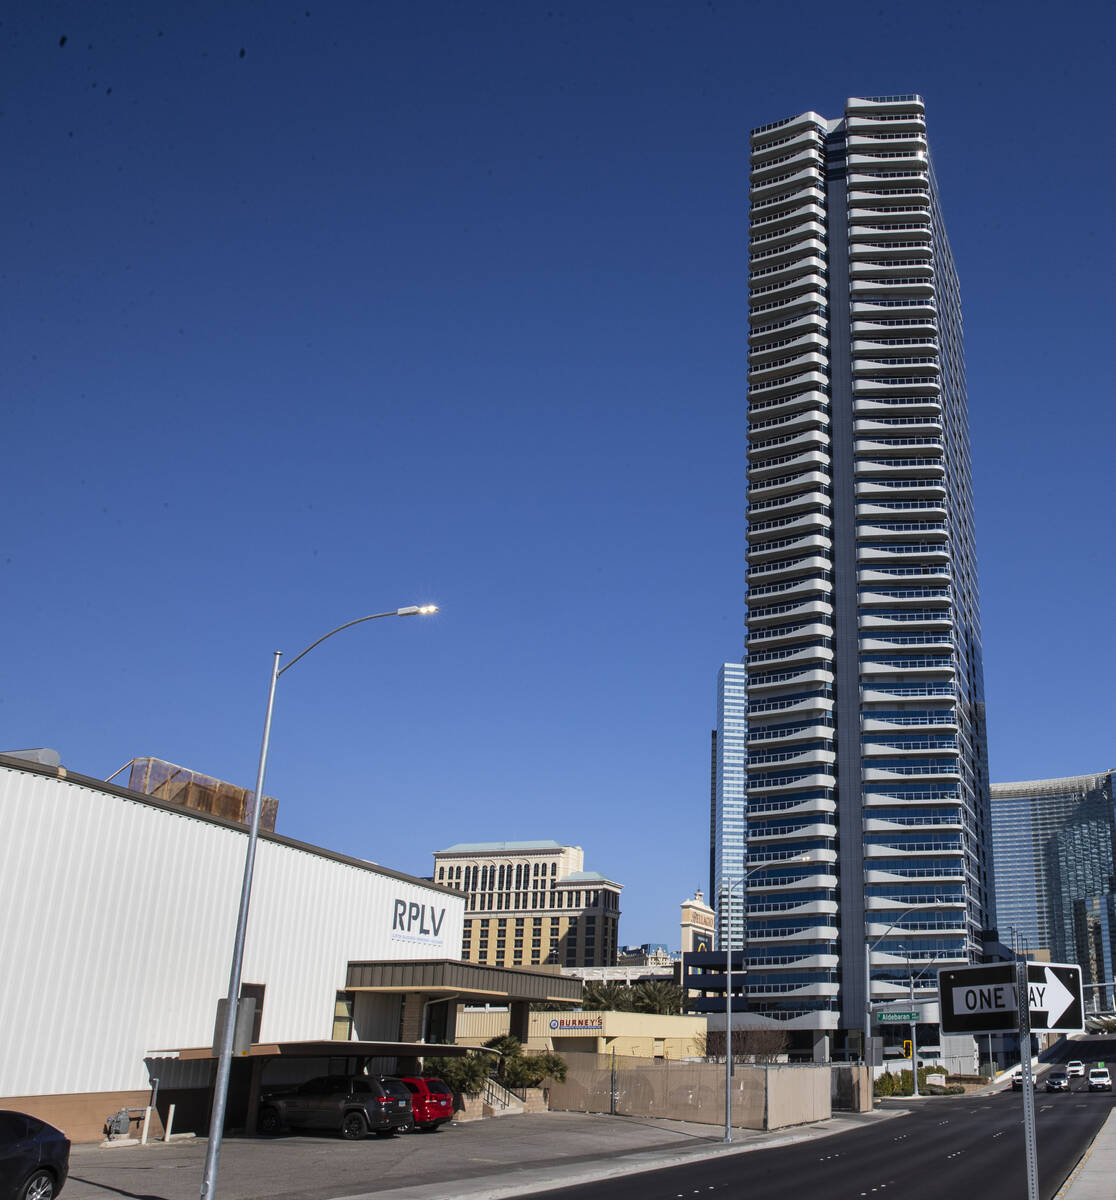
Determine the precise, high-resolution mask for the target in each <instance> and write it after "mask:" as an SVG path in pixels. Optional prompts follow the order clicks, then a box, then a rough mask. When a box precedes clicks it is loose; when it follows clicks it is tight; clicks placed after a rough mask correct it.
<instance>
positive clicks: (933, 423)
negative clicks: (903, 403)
mask: <svg viewBox="0 0 1116 1200" xmlns="http://www.w3.org/2000/svg"><path fill="white" fill-rule="evenodd" d="M889 421H890V422H902V424H891V423H889ZM944 433H945V430H944V429H943V427H942V422H941V420H940V419H939V418H938V417H937V416H936V415H931V414H926V415H924V416H919V415H916V414H911V415H907V414H904V415H903V416H902V417H891V415H890V414H888V416H886V417H885V416H884V415H883V414H882V413H881V414H878V415H877V416H876V418H875V419H872V418H865V417H858V418H857V419H856V421H855V423H854V436H855V437H856V438H857V439H867V438H871V435H876V437H877V438H878V437H881V436H882V437H899V436H904V437H936V438H937V439H938V440H939V441H941V439H942V437H943V436H944Z"/></svg>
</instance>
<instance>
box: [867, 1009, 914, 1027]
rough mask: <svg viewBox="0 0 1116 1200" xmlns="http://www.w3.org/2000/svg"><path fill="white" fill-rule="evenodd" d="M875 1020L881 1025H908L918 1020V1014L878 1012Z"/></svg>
mask: <svg viewBox="0 0 1116 1200" xmlns="http://www.w3.org/2000/svg"><path fill="white" fill-rule="evenodd" d="M876 1020H877V1021H879V1023H880V1024H881V1025H893V1024H894V1025H899V1024H903V1025H909V1024H910V1023H911V1022H912V1021H917V1020H918V1013H915V1012H878V1013H876Z"/></svg>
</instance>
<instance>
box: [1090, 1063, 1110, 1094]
mask: <svg viewBox="0 0 1116 1200" xmlns="http://www.w3.org/2000/svg"><path fill="white" fill-rule="evenodd" d="M1089 1091H1091V1092H1110V1091H1112V1076H1111V1075H1109V1073H1108V1068H1107V1067H1094V1068H1093V1069H1092V1070H1091V1071H1090V1072H1089Z"/></svg>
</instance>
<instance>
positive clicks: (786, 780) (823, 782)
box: [747, 764, 837, 796]
mask: <svg viewBox="0 0 1116 1200" xmlns="http://www.w3.org/2000/svg"><path fill="white" fill-rule="evenodd" d="M782 765H783V766H785V765H786V764H782ZM836 786H837V779H836V777H835V776H833V775H830V774H825V773H823V772H821V771H817V772H814V773H813V774H811V775H784V774H777V773H774V772H773V773H771V774H770V775H755V776H753V775H749V776H748V783H747V788H748V795H749V796H774V795H778V794H779V793H781V792H788V793H789V792H808V791H816V790H817V789H819V788H833V787H836Z"/></svg>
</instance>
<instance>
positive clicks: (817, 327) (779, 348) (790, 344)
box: [748, 313, 829, 370]
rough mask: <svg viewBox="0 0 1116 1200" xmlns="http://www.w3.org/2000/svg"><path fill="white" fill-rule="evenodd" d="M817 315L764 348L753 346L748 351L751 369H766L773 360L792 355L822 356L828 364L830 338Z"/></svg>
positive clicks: (792, 328) (768, 342)
mask: <svg viewBox="0 0 1116 1200" xmlns="http://www.w3.org/2000/svg"><path fill="white" fill-rule="evenodd" d="M823 329H824V325H822V324H821V322H820V318H819V316H818V314H817V313H812V314H811V315H810V316H809V317H803V318H802V320H801V323H800V324H799V325H798V327H787V328H786V330H785V332H784V333H783V335H782V337H778V338H774V339H773V340H769V341H767V342H765V343H764V344H763V345H762V346H753V347H752V349H750V350H749V351H748V363H749V366H750V369H752V370H755V369H757V368H760V367H766V366H767V365H768V364H769V363H770V362H771V361H772V360H773V359H782V358H785V357H786V356H787V355H791V354H796V353H797V354H808V353H811V352H814V353H818V354H821V355H822V356H823V357H822V361H823V362H827V361H828V359H827V358H826V357H825V351H826V349H827V348H828V346H829V338H828V337H827V336H826V335H825V333H823V332H822V331H823Z"/></svg>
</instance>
